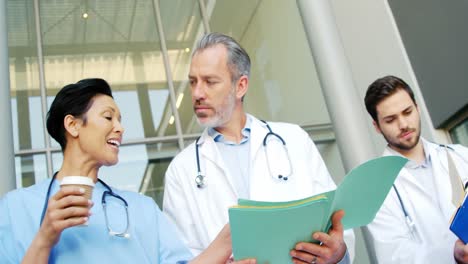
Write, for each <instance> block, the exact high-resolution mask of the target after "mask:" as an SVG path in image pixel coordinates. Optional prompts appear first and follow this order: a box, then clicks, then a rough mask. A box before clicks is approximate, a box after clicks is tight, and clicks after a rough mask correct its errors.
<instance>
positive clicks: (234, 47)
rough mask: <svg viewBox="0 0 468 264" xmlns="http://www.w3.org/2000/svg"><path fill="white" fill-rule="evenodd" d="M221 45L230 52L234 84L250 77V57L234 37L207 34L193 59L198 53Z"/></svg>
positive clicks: (195, 51)
mask: <svg viewBox="0 0 468 264" xmlns="http://www.w3.org/2000/svg"><path fill="white" fill-rule="evenodd" d="M218 44H221V45H223V46H224V47H226V49H227V52H228V60H227V66H228V68H229V72H230V73H231V77H232V82H233V83H235V82H237V81H238V80H239V78H240V77H241V76H243V75H245V76H247V77H249V76H250V57H249V54H247V52H246V51H245V50H244V48H242V47H241V45H240V44H239V43H238V42H237V41H236V40H234V39H233V38H232V37H230V36H227V35H224V34H221V33H215V32H213V33H209V34H205V35H204V36H203V37H202V38H201V39H200V41H199V42H198V43H197V46H196V47H195V50H194V51H193V53H192V58H193V56H195V54H196V53H197V52H198V51H202V50H204V49H207V48H210V47H213V46H215V45H218Z"/></svg>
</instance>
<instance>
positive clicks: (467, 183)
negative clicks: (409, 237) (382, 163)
mask: <svg viewBox="0 0 468 264" xmlns="http://www.w3.org/2000/svg"><path fill="white" fill-rule="evenodd" d="M439 147H441V148H447V149H449V150H451V151H453V152H454V153H456V154H457V152H456V151H455V149H453V148H452V147H450V146H448V145H444V144H439ZM463 160H464V159H463ZM465 161H466V160H465ZM466 188H468V181H467V182H466V183H465V189H466ZM393 189H394V190H395V193H396V195H397V198H398V201H399V202H400V206H401V209H402V210H403V214H404V215H405V218H406V219H408V221H409V222H410V223H412V222H413V220H412V218H411V216H410V215H409V214H408V211H407V210H406V207H405V204H404V203H403V199H401V196H400V192H399V191H398V188H397V187H396V186H395V184H393Z"/></svg>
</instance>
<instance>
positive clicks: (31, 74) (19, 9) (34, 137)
mask: <svg viewBox="0 0 468 264" xmlns="http://www.w3.org/2000/svg"><path fill="white" fill-rule="evenodd" d="M33 8H34V7H33V2H32V1H25V0H19V1H7V11H8V12H7V23H8V53H9V70H10V89H11V107H12V109H11V112H12V120H13V137H14V148H15V151H18V150H23V149H31V148H43V147H44V129H43V123H42V114H41V113H42V110H41V101H40V91H39V87H40V85H39V73H38V70H39V67H38V63H37V62H38V59H37V47H36V37H35V34H34V28H35V23H34V9H33Z"/></svg>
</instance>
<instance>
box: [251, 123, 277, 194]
mask: <svg viewBox="0 0 468 264" xmlns="http://www.w3.org/2000/svg"><path fill="white" fill-rule="evenodd" d="M251 118H252V123H251V132H250V140H251V142H250V168H249V172H250V179H249V180H250V199H254V200H266V199H268V197H269V196H270V195H271V192H272V189H271V188H270V187H271V186H270V184H272V181H268V180H270V178H268V175H269V174H268V167H267V166H266V164H267V162H266V157H265V153H264V148H263V139H264V138H265V135H266V134H267V133H268V129H267V128H266V126H265V124H264V123H263V122H262V121H260V120H258V119H257V118H255V117H252V116H251ZM267 179H268V180H267Z"/></svg>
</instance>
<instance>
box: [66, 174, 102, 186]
mask: <svg viewBox="0 0 468 264" xmlns="http://www.w3.org/2000/svg"><path fill="white" fill-rule="evenodd" d="M66 184H79V185H89V186H93V187H94V182H93V180H92V179H91V178H89V177H86V176H65V177H63V178H62V182H60V185H66Z"/></svg>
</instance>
